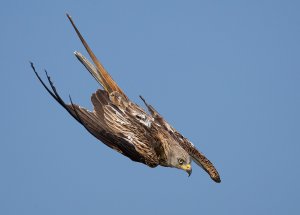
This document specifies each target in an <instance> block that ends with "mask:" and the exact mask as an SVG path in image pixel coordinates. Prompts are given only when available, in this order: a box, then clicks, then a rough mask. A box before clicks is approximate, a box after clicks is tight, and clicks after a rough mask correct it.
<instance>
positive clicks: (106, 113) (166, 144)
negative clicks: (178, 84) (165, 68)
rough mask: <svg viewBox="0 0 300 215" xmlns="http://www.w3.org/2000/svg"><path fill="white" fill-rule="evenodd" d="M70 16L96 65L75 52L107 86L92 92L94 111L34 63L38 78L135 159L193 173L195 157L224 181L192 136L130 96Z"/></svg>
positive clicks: (106, 139) (106, 140) (99, 134)
mask: <svg viewBox="0 0 300 215" xmlns="http://www.w3.org/2000/svg"><path fill="white" fill-rule="evenodd" d="M67 16H68V18H69V20H70V21H71V23H72V25H73V27H74V29H75V30H76V32H77V34H78V36H79V38H80V40H81V41H82V43H83V45H84V46H85V48H86V50H87V51H88V53H89V55H90V57H91V58H92V61H93V63H94V65H93V64H92V63H90V62H89V61H88V60H87V59H86V58H85V57H84V56H83V55H82V54H81V53H79V52H75V56H76V57H77V58H78V59H79V60H80V62H81V63H82V64H83V65H84V66H85V67H86V68H87V70H88V71H89V72H90V73H91V75H92V76H93V77H94V78H95V79H96V80H97V81H98V82H99V84H100V85H102V87H103V88H104V89H103V90H101V89H99V90H97V91H96V92H95V93H93V94H92V96H91V101H92V103H93V106H94V110H93V111H89V110H87V109H85V108H83V107H80V106H78V105H76V104H73V102H72V100H71V104H66V103H65V102H64V101H63V100H62V98H61V97H60V96H59V94H58V92H57V91H56V89H55V87H54V85H53V83H52V81H51V80H50V77H49V76H48V75H47V78H48V81H49V83H50V87H51V88H48V87H47V85H46V84H45V83H44V82H43V81H42V79H41V78H40V76H39V75H38V73H37V72H36V71H35V68H34V66H33V64H31V65H32V68H33V70H34V72H35V74H36V75H37V77H38V79H39V80H40V82H41V83H42V84H43V86H44V87H45V88H46V90H47V91H48V92H49V93H50V94H51V96H52V97H53V98H54V99H55V100H56V101H57V102H58V103H59V104H60V105H61V106H63V107H64V108H65V109H66V110H67V111H68V112H69V113H70V114H71V115H72V116H73V117H74V118H75V119H76V120H77V121H78V122H79V123H81V124H82V125H83V126H84V127H85V128H86V129H87V130H88V131H89V132H90V133H91V134H92V135H93V136H95V137H96V138H97V139H99V140H100V141H101V142H103V143H104V144H106V145H107V146H109V147H110V148H112V149H114V150H116V151H118V152H119V153H121V154H123V155H125V156H127V157H129V158H130V159H131V160H133V161H136V162H141V163H144V164H146V165H148V166H149V167H156V166H158V165H161V166H165V167H175V168H178V169H183V170H185V171H187V172H188V173H189V175H190V174H191V171H192V169H191V160H194V161H195V162H196V163H197V164H198V165H199V166H201V167H202V168H203V169H204V170H205V171H206V172H207V173H208V174H209V175H210V177H211V178H212V179H213V180H214V181H216V182H220V181H221V180H220V177H219V174H218V172H217V170H216V169H215V168H214V166H213V164H212V163H211V162H210V161H209V160H208V159H207V158H206V157H205V156H204V155H203V154H202V153H200V152H199V151H198V150H197V149H196V148H195V146H194V145H193V144H192V143H191V142H190V141H189V140H187V139H186V138H185V137H183V136H182V135H181V134H180V133H179V132H177V131H176V130H175V129H174V128H173V127H172V126H170V125H169V124H168V123H167V122H166V121H165V120H164V119H163V117H162V116H161V115H160V114H159V113H158V112H157V111H156V110H155V109H154V108H153V107H152V106H151V105H149V104H147V102H146V101H145V99H144V98H142V97H141V99H142V100H143V102H144V103H145V105H146V106H147V109H148V112H149V113H147V112H146V111H144V110H143V109H142V108H141V107H139V106H138V105H137V104H135V103H133V102H131V101H130V100H129V98H128V97H127V96H126V94H125V93H124V92H123V91H122V90H121V88H120V87H119V86H118V85H117V83H116V82H114V81H113V79H112V78H111V77H110V75H109V74H108V73H107V72H106V70H105V69H104V67H103V66H102V65H101V63H100V61H99V60H98V59H97V58H96V56H95V55H94V54H93V52H92V50H91V49H90V48H89V46H88V45H87V43H86V41H85V40H84V39H83V37H82V36H81V34H80V32H79V31H78V29H77V28H76V26H75V24H74V23H73V21H72V19H71V17H70V16H69V15H67Z"/></svg>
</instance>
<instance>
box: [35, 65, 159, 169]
mask: <svg viewBox="0 0 300 215" xmlns="http://www.w3.org/2000/svg"><path fill="white" fill-rule="evenodd" d="M31 67H32V69H33V71H34V73H35V75H36V76H37V78H38V80H39V81H40V82H41V83H42V85H43V86H44V88H45V89H46V90H47V91H48V93H49V94H50V95H51V96H52V97H53V98H54V99H55V100H56V101H57V102H58V103H59V104H60V105H61V106H62V107H63V108H64V109H66V111H68V113H69V114H70V115H71V116H72V117H73V118H74V119H76V120H77V121H78V122H79V123H80V124H82V125H83V126H84V127H85V129H86V130H87V131H88V132H89V133H91V134H92V135H93V136H94V137H96V138H97V139H99V140H100V141H101V142H103V143H104V144H105V145H107V146H108V147H110V148H112V149H114V150H116V151H118V152H120V153H122V154H123V155H125V156H127V157H129V158H130V159H131V160H133V161H137V162H141V163H145V164H147V165H149V166H151V167H154V166H157V165H158V161H157V159H155V156H154V154H153V153H152V154H151V155H152V156H154V159H153V158H152V160H149V159H150V158H151V157H149V156H147V155H145V154H143V153H141V152H140V151H139V149H137V148H136V145H135V144H136V143H135V142H136V140H135V138H132V139H128V138H125V136H124V135H122V132H123V131H122V130H120V131H118V132H116V131H115V130H113V129H112V128H111V127H109V126H108V125H107V123H106V121H105V118H104V108H103V107H105V106H109V97H108V94H107V92H106V91H103V90H98V91H97V92H96V93H94V94H93V95H92V102H93V105H94V111H93V112H91V111H88V110H87V109H85V108H83V107H80V106H78V105H76V104H73V102H72V100H71V98H70V100H71V104H66V103H65V102H64V101H63V99H62V98H61V97H60V95H59V94H58V92H57V90H56V88H55V86H54V84H53V82H52V81H51V79H50V76H48V74H47V73H46V75H47V79H48V82H49V84H50V88H49V87H48V86H47V85H46V84H45V83H44V81H43V80H42V79H41V77H40V76H39V74H38V73H37V72H36V70H35V68H34V65H33V63H31ZM132 136H134V135H132ZM144 148H145V150H146V151H147V150H148V151H150V152H151V151H153V149H151V148H149V145H144ZM147 148H148V149H147Z"/></svg>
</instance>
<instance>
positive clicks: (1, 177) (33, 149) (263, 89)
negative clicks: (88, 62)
mask: <svg viewBox="0 0 300 215" xmlns="http://www.w3.org/2000/svg"><path fill="white" fill-rule="evenodd" d="M299 11H300V3H299V1H266V0H260V1H176V0H174V1H138V0H136V1H131V0H129V1H61V0H60V1H54V0H52V1H44V2H43V1H33V0H28V1H21V0H20V1H4V2H2V3H1V8H0V18H1V19H0V25H1V34H0V39H1V40H0V41H1V52H0V59H1V64H0V68H1V74H2V78H1V85H0V87H1V98H2V99H1V101H2V103H1V121H2V123H1V124H0V126H1V143H0V171H1V174H0V214H5V215H12V214H16V215H17V214H18V215H19V214H30V215H35V214H38V215H40V214H44V215H48V214H49V215H53V214H73V215H77V214H141V211H142V212H143V213H142V214H180V215H182V214H249V215H250V214H251V215H253V214H299V213H300V205H299V193H300V185H299V182H298V180H299V177H300V166H299V164H300V158H299V153H300V112H299V110H300V94H299V93H300V84H299V81H300V59H299V57H300V53H299V50H300V42H299V38H300V13H299ZM65 12H69V13H70V14H71V15H72V17H73V19H74V21H75V22H76V24H77V25H78V27H79V29H80V30H81V32H82V33H83V35H84V36H85V37H86V39H87V41H88V42H89V43H90V45H91V47H92V48H93V50H94V52H95V53H96V55H97V56H98V57H99V58H100V59H101V61H102V62H103V64H104V65H105V67H106V68H107V70H108V71H109V72H110V73H111V74H112V76H113V77H114V79H115V80H116V81H117V82H118V83H119V85H120V86H121V87H122V88H123V89H124V90H125V92H126V93H127V94H128V96H129V97H130V98H131V99H132V100H133V101H135V102H137V103H138V104H141V101H139V99H138V95H140V94H141V95H143V96H144V97H145V98H146V99H147V100H148V101H149V103H151V104H153V105H154V106H155V107H156V108H157V109H158V110H159V111H160V112H161V113H162V114H163V115H164V116H165V118H166V119H167V120H168V121H169V122H170V123H171V124H173V126H174V127H175V128H177V129H178V130H179V131H181V132H182V133H183V134H184V135H185V136H186V137H188V138H189V139H190V140H191V141H192V142H193V143H194V144H195V145H196V146H197V147H198V148H199V149H200V150H201V151H202V152H204V153H205V154H206V155H207V157H208V158H209V159H210V160H211V161H213V163H214V164H215V165H216V167H217V168H218V170H219V172H220V174H221V177H222V183H221V184H216V183H214V182H213V181H212V180H210V178H209V177H208V175H207V174H206V173H205V172H204V171H203V170H202V169H200V168H198V167H197V166H195V165H194V168H193V174H192V176H191V177H189V178H188V177H187V174H186V173H184V172H183V171H178V170H175V169H171V168H163V167H158V168H155V169H151V168H148V167H147V166H145V165H142V164H139V163H134V162H132V161H130V160H129V159H128V158H126V157H124V156H122V155H120V154H118V153H116V152H114V151H112V150H111V149H109V148H107V147H106V146H104V145H103V144H102V143H101V142H98V141H97V140H96V139H95V138H94V137H92V136H91V135H90V134H88V133H87V132H86V131H85V129H84V128H82V126H80V125H79V124H78V123H77V122H75V121H74V120H73V119H72V118H71V117H70V116H69V115H68V114H67V113H66V112H65V111H64V110H63V109H62V108H61V107H60V106H59V105H58V104H56V103H55V101H54V100H53V99H52V98H51V97H50V96H49V95H48V94H47V93H46V92H45V90H44V89H43V88H42V86H41V85H40V84H39V83H38V81H37V80H36V78H35V77H34V74H33V73H32V71H31V68H30V65H29V60H30V61H33V62H34V63H35V66H36V68H37V69H38V70H39V71H40V72H42V70H43V69H47V70H48V72H49V74H50V75H51V76H52V79H53V80H54V81H55V84H56V87H57V88H58V89H59V91H60V93H61V95H62V96H63V97H64V98H66V99H67V98H68V95H69V94H71V95H72V98H73V100H74V101H75V102H76V103H79V104H81V105H82V106H85V107H88V108H91V104H90V95H91V93H92V92H94V91H95V90H96V89H97V88H98V87H99V86H98V85H97V83H96V82H95V81H94V80H93V78H92V77H91V76H90V75H89V73H88V72H86V71H85V69H84V68H83V66H82V65H81V64H80V63H79V62H78V61H77V59H76V58H75V57H74V55H73V51H75V50H78V51H81V52H82V53H85V51H84V49H83V47H82V45H81V44H80V42H79V40H78V38H77V37H76V35H75V33H74V30H73V29H72V27H71V25H70V23H69V22H68V20H67V18H66V16H65Z"/></svg>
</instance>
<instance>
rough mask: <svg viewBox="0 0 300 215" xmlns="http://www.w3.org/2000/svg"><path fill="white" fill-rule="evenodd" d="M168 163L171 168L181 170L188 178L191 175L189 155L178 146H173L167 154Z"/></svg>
mask: <svg viewBox="0 0 300 215" xmlns="http://www.w3.org/2000/svg"><path fill="white" fill-rule="evenodd" d="M168 157H169V159H168V162H169V164H170V166H171V167H175V168H178V169H182V170H184V171H186V172H187V173H188V175H189V176H190V175H191V174H192V166H191V158H190V155H189V154H188V153H187V152H186V151H185V150H184V149H183V148H182V147H181V146H179V145H177V144H176V145H174V146H173V147H172V150H171V151H170V154H169V156H168Z"/></svg>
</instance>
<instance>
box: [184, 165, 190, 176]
mask: <svg viewBox="0 0 300 215" xmlns="http://www.w3.org/2000/svg"><path fill="white" fill-rule="evenodd" d="M181 169H183V170H184V171H186V172H187V173H188V174H189V176H190V175H191V174H192V166H191V164H186V165H181Z"/></svg>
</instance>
